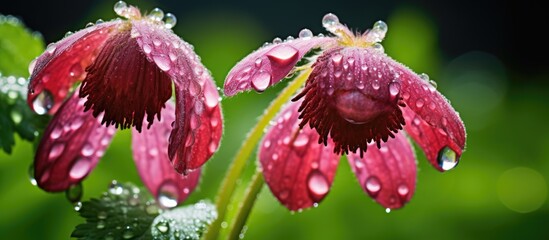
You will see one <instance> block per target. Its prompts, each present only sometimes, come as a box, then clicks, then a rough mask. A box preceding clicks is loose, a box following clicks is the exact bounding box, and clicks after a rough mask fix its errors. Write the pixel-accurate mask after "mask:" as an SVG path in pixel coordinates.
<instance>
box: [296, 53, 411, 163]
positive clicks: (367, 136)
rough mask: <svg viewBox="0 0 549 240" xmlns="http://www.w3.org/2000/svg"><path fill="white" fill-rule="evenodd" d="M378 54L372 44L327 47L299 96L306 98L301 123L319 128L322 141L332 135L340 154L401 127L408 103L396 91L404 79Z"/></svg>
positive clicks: (302, 108)
mask: <svg viewBox="0 0 549 240" xmlns="http://www.w3.org/2000/svg"><path fill="white" fill-rule="evenodd" d="M378 55H379V54H378V53H377V51H376V50H374V49H372V48H358V47H346V48H336V49H330V50H327V51H324V53H323V54H322V55H321V56H319V57H318V59H317V61H316V62H315V64H314V65H313V71H312V72H311V75H310V76H309V79H307V83H306V85H305V88H304V89H303V91H302V92H301V93H300V94H299V95H298V96H297V97H296V98H295V99H301V98H303V99H304V101H303V104H302V105H301V107H300V108H299V111H300V112H301V114H300V118H302V119H303V120H302V122H301V123H300V125H301V126H305V125H309V126H310V127H311V128H313V129H315V130H316V131H317V132H318V133H319V135H320V136H321V141H322V142H326V141H327V139H328V138H331V139H333V141H334V142H335V149H334V151H335V152H336V153H348V152H356V151H357V150H359V151H360V152H365V151H366V148H367V143H368V142H371V141H375V142H377V143H378V144H379V143H381V142H382V141H387V139H388V138H389V137H392V136H393V135H394V133H396V132H398V130H400V129H402V125H403V124H404V118H403V117H402V112H401V109H400V107H401V106H403V103H402V102H401V101H400V98H399V97H398V96H399V94H398V93H395V92H394V89H392V88H394V87H395V85H398V84H399V82H398V79H396V78H395V76H394V74H391V73H390V68H389V67H388V66H387V64H386V63H385V62H384V60H386V58H382V57H380V56H378ZM295 99H294V100H295Z"/></svg>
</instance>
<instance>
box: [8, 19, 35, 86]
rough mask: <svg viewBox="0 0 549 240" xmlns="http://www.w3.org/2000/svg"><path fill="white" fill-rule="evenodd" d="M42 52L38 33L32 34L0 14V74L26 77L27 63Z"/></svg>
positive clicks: (16, 21) (15, 21)
mask: <svg viewBox="0 0 549 240" xmlns="http://www.w3.org/2000/svg"><path fill="white" fill-rule="evenodd" d="M43 51H44V41H43V40H42V36H41V35H40V34H39V33H32V32H30V31H29V30H27V29H26V28H25V26H24V25H23V23H22V22H21V21H20V20H19V19H17V18H15V17H13V16H4V15H1V14H0V72H1V73H3V74H5V75H14V76H20V77H28V76H29V71H28V66H29V63H30V62H31V61H32V59H34V58H35V57H36V56H38V55H39V54H40V53H42V52H43Z"/></svg>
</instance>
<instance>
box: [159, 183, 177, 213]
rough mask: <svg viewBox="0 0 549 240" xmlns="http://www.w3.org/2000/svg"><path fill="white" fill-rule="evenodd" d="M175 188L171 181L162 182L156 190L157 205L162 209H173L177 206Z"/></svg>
mask: <svg viewBox="0 0 549 240" xmlns="http://www.w3.org/2000/svg"><path fill="white" fill-rule="evenodd" d="M178 197H179V193H178V192H177V186H176V185H175V184H174V183H173V182H172V181H164V183H162V185H161V186H160V188H159V189H158V197H157V200H158V203H159V204H160V206H161V207H163V208H173V207H175V206H177V198H178Z"/></svg>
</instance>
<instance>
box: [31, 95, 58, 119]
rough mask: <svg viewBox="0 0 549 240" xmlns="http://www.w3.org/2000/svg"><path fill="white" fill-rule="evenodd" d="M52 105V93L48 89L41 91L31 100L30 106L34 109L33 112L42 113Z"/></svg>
mask: <svg viewBox="0 0 549 240" xmlns="http://www.w3.org/2000/svg"><path fill="white" fill-rule="evenodd" d="M52 107H53V95H52V94H51V93H50V92H49V91H48V90H44V91H42V92H41V93H40V94H38V96H37V97H36V98H35V99H34V101H33V102H32V108H33V109H34V112H35V113H36V114H38V115H44V114H46V113H48V112H49V111H50V110H51V108H52Z"/></svg>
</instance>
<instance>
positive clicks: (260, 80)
mask: <svg viewBox="0 0 549 240" xmlns="http://www.w3.org/2000/svg"><path fill="white" fill-rule="evenodd" d="M271 79H272V77H271V74H269V73H268V72H259V73H258V74H257V75H255V76H254V77H253V79H252V87H253V88H254V89H255V90H256V91H257V92H263V91H265V89H267V88H268V87H269V86H270V85H271Z"/></svg>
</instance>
